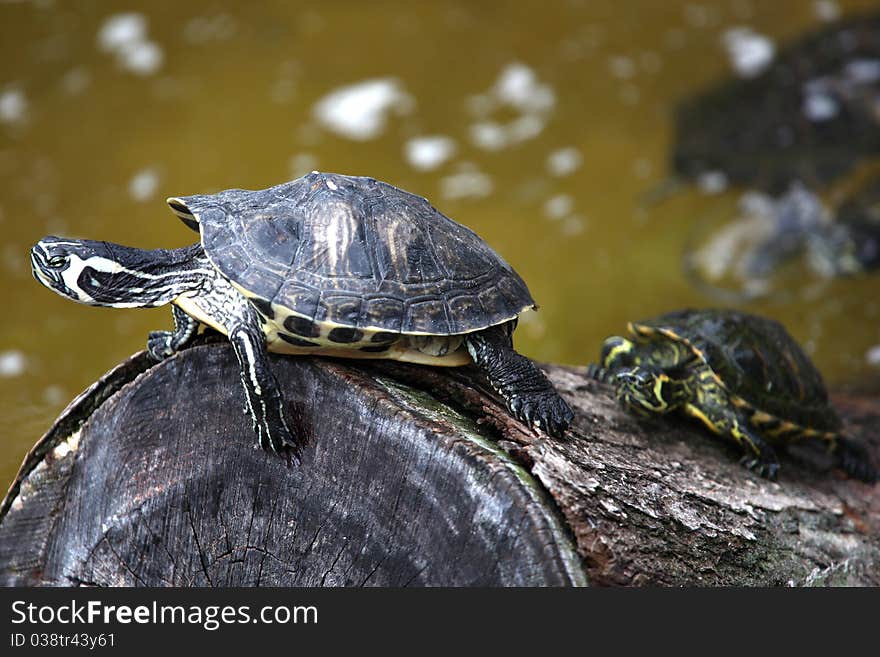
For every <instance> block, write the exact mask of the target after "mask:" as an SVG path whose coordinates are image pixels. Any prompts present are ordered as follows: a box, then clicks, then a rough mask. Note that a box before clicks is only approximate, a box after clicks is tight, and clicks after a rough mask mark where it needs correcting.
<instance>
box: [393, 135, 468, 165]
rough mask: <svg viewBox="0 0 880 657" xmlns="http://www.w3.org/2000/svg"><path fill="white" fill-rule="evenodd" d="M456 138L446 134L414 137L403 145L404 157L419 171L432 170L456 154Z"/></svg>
mask: <svg viewBox="0 0 880 657" xmlns="http://www.w3.org/2000/svg"><path fill="white" fill-rule="evenodd" d="M456 150H457V149H456V145H455V140H454V139H452V138H451V137H446V136H444V135H428V136H424V137H414V138H413V139H410V140H409V141H407V142H406V143H405V144H404V146H403V152H404V157H406V161H407V162H409V164H410V166H412V167H413V168H415V169H418V170H419V171H432V170H434V169H436V168H437V167H439V166H440V165H441V164H443V163H444V162H446V161H447V160H448V159H449V158H451V157H452V156H453V155H455V151H456Z"/></svg>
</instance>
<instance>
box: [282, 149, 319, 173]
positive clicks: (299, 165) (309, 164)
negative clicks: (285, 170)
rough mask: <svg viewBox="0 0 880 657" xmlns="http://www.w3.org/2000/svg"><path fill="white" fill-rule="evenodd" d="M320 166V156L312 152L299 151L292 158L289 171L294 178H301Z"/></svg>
mask: <svg viewBox="0 0 880 657" xmlns="http://www.w3.org/2000/svg"><path fill="white" fill-rule="evenodd" d="M317 168H318V158H317V157H315V155H313V154H312V153H297V154H296V155H294V156H293V157H292V158H290V165H289V171H290V175H291V177H293V178H300V177H302V176H304V175H306V174H307V173H309V172H310V171H314V170H316V169H317Z"/></svg>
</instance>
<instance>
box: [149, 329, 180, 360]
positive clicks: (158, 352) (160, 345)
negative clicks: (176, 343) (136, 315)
mask: <svg viewBox="0 0 880 657" xmlns="http://www.w3.org/2000/svg"><path fill="white" fill-rule="evenodd" d="M173 337H174V334H173V333H172V332H171V331H152V332H151V333H150V335H149V336H148V337H147V351H148V352H149V353H150V356H151V357H152V358H153V360H157V361H161V360H165V359H166V358H168V357H169V356H171V355H173V354H174V350H173V349H172V348H171V340H172V339H173Z"/></svg>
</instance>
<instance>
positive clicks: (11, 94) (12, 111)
mask: <svg viewBox="0 0 880 657" xmlns="http://www.w3.org/2000/svg"><path fill="white" fill-rule="evenodd" d="M27 106H28V103H27V98H25V95H24V92H23V91H22V90H21V89H7V90H6V91H4V92H3V93H2V94H0V122H3V123H18V122H20V121H22V120H23V119H24V118H25V116H26V115H27Z"/></svg>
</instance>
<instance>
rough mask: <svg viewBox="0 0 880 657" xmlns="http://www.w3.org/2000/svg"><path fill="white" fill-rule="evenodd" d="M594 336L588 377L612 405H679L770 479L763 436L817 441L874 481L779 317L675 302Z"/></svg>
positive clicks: (771, 466) (646, 409) (770, 452)
mask: <svg viewBox="0 0 880 657" xmlns="http://www.w3.org/2000/svg"><path fill="white" fill-rule="evenodd" d="M627 329H628V336H627V337H623V336H612V337H609V338H608V339H606V340H605V341H604V343H603V344H602V349H601V356H600V359H601V365H595V364H591V365H590V366H589V369H588V371H589V374H590V375H591V376H592V377H593V378H595V379H598V380H599V381H603V382H605V383H608V384H610V385H611V386H613V388H614V390H615V393H616V397H617V399H618V401H619V402H620V403H621V405H622V406H624V407H625V408H627V409H629V410H631V411H633V412H635V413H636V414H637V415H641V416H643V417H649V416H651V415H653V414H660V415H665V414H667V413H673V412H679V413H683V414H685V415H688V416H691V417H693V418H696V419H697V420H699V421H700V422H702V423H703V424H704V425H705V426H706V427H708V428H709V429H710V430H711V431H712V432H713V433H715V434H718V435H720V436H722V437H726V438H728V439H731V440H733V441H734V442H735V443H736V444H738V445H739V446H740V448H741V449H742V450H743V452H744V456H743V458H742V463H743V464H744V465H746V467H748V468H750V469H752V470H753V471H755V472H756V473H757V474H759V475H761V476H763V477H766V478H768V479H775V478H776V476H777V473H778V471H779V459H778V458H777V455H776V452H775V450H774V448H773V447H772V446H771V443H776V444H778V445H785V444H788V443H792V442H794V441H797V440H800V439H814V440H818V441H821V442H822V443H824V444H825V445H826V446H827V448H828V450H829V451H830V452H831V453H833V454H834V455H835V456H836V458H837V462H838V463H839V465H840V466H841V467H842V468H843V470H845V471H846V472H847V473H848V474H849V475H851V476H853V477H855V478H857V479H861V480H863V481H867V482H873V481H876V479H877V471H876V470H875V469H874V468H873V467H872V465H871V463H870V460H869V458H868V455H867V452H866V450H865V448H864V447H863V446H862V445H861V444H859V443H858V442H857V441H855V440H854V439H852V438H849V437H846V436H844V435H843V433H842V431H841V427H842V423H841V420H840V418H839V416H838V415H837V413H836V412H835V410H834V408H833V407H832V406H831V404H830V403H829V400H828V392H827V390H826V388H825V384H824V382H823V380H822V375H821V374H820V373H819V370H818V369H817V368H816V366H815V365H814V364H813V363H812V362H811V361H810V359H809V357H808V356H807V355H806V354H805V353H804V351H803V349H801V347H800V346H799V345H798V343H797V342H796V341H795V340H794V338H792V337H791V335H790V334H789V333H788V332H787V331H786V330H785V328H784V327H783V326H782V324H780V323H779V322H777V321H775V320H772V319H769V318H766V317H762V316H758V315H753V314H750V313H746V312H741V311H737V310H731V309H724V308H716V309H702V310H695V309H684V310H678V311H674V312H670V313H666V314H664V315H661V316H659V317H656V318H653V319H649V320H644V321H636V322H630V323H629V324H628V326H627Z"/></svg>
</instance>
